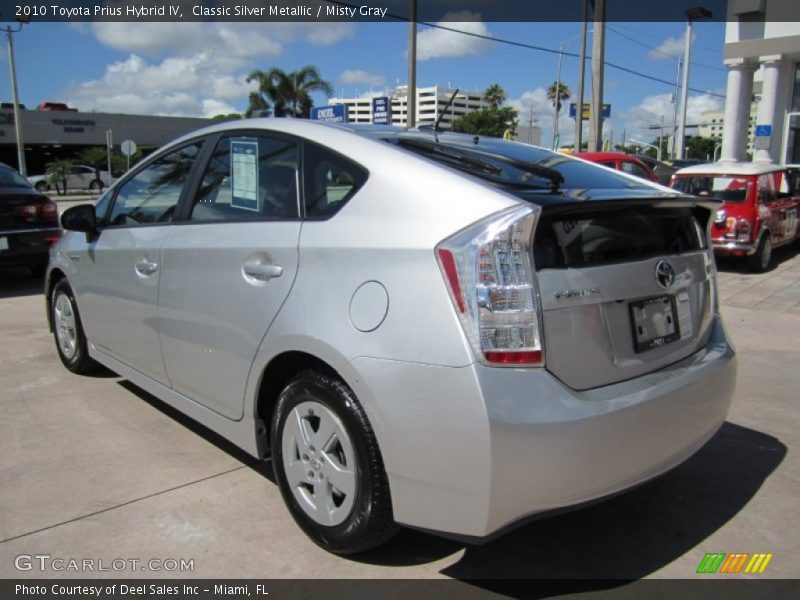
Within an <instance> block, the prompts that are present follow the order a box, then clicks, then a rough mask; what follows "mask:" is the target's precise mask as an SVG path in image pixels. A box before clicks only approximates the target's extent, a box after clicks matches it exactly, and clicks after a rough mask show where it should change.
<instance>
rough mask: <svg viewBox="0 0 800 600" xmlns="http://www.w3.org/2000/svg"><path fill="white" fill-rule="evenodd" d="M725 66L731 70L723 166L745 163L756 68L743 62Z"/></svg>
mask: <svg viewBox="0 0 800 600" xmlns="http://www.w3.org/2000/svg"><path fill="white" fill-rule="evenodd" d="M725 65H726V66H727V67H728V87H727V91H726V92H725V122H724V125H723V129H722V152H721V154H720V162H737V161H741V160H744V159H745V148H746V146H747V127H748V125H749V124H750V101H751V98H752V96H753V71H754V70H755V67H754V66H753V65H751V64H748V63H746V62H744V60H742V59H734V60H726V61H725Z"/></svg>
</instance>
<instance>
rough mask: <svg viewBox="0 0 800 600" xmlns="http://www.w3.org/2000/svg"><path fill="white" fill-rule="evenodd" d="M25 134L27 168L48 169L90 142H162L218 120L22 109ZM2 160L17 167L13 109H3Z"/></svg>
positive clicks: (140, 144) (152, 144)
mask: <svg viewBox="0 0 800 600" xmlns="http://www.w3.org/2000/svg"><path fill="white" fill-rule="evenodd" d="M20 121H21V123H22V140H23V142H24V144H25V163H26V166H27V171H28V174H29V175H31V174H39V173H44V172H45V165H46V164H47V163H48V162H50V161H51V160H53V159H56V158H73V157H75V155H76V154H77V153H78V152H80V151H81V150H83V149H84V148H88V147H91V146H103V147H105V146H106V141H107V139H108V136H110V138H111V142H112V144H113V145H114V147H116V148H119V145H120V143H121V142H123V141H124V140H132V141H133V142H134V143H135V144H136V145H137V146H138V147H139V148H144V149H147V148H157V147H159V146H162V145H163V144H165V143H167V142H169V141H172V140H174V139H175V138H177V137H180V136H181V135H183V134H185V133H189V132H190V131H193V130H195V129H199V128H201V127H205V126H207V125H210V124H211V123H213V121H212V120H211V119H196V118H188V117H157V116H148V115H124V114H112V113H98V112H78V111H73V110H69V111H60V110H58V111H57V110H21V111H20ZM0 162H3V163H5V164H7V165H11V166H13V167H17V166H18V165H17V134H16V127H15V121H14V110H13V109H12V108H11V107H10V106H9V105H7V104H5V103H4V104H3V108H2V109H0Z"/></svg>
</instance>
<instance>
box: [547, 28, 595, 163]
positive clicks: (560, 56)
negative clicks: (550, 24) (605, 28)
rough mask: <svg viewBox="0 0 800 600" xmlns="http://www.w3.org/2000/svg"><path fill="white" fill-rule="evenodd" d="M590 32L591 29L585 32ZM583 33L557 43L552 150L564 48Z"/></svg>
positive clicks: (554, 145) (555, 143) (556, 139)
mask: <svg viewBox="0 0 800 600" xmlns="http://www.w3.org/2000/svg"><path fill="white" fill-rule="evenodd" d="M587 33H591V31H589V32H587ZM581 35H583V34H582V33H581V34H579V35H574V36H572V37H571V38H569V39H567V40H564V41H562V42H561V44H559V47H558V71H557V73H556V95H555V106H554V110H555V118H554V119H553V150H558V147H557V146H558V113H559V104H561V98H560V96H561V62H562V61H563V60H564V48H565V47H566V46H567V45H568V44H571V43H572V42H574V41H575V40H577V39H578V38H579V37H581ZM580 110H583V106H581V107H580Z"/></svg>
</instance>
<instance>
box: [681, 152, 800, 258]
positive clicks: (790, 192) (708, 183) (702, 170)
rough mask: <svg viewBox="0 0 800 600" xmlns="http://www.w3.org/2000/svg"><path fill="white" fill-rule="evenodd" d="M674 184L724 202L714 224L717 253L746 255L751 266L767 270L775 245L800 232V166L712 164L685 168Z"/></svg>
mask: <svg viewBox="0 0 800 600" xmlns="http://www.w3.org/2000/svg"><path fill="white" fill-rule="evenodd" d="M671 185H672V187H673V188H675V189H676V190H679V191H680V192H683V193H685V194H695V195H698V196H703V197H708V198H716V199H718V200H722V201H723V202H724V204H723V205H722V207H721V208H720V209H719V210H718V211H717V214H716V217H715V218H714V224H713V226H712V228H711V241H712V244H713V246H714V252H715V253H716V254H718V255H721V256H736V257H743V258H745V259H746V260H747V264H748V266H749V267H750V269H752V270H753V271H765V270H767V269H768V268H769V266H770V263H771V260H772V250H773V249H774V248H776V247H778V246H783V245H785V244H790V243H792V242H794V241H795V240H797V239H798V236H800V229H798V220H797V216H798V209H800V188H798V171H797V169H791V168H786V167H781V166H778V165H764V164H758V163H710V164H704V165H696V166H693V167H687V168H685V169H681V170H680V171H678V172H677V173H675V175H674V176H673V179H672V183H671Z"/></svg>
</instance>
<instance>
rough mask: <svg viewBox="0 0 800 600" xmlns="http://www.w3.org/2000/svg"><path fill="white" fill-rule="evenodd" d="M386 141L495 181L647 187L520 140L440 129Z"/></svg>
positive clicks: (540, 185)
mask: <svg viewBox="0 0 800 600" xmlns="http://www.w3.org/2000/svg"><path fill="white" fill-rule="evenodd" d="M475 139H478V143H475V142H474V140H475ZM386 141H387V142H389V143H393V144H396V145H398V146H401V147H403V148H405V149H406V150H410V151H412V152H415V153H417V154H420V155H423V156H426V157H427V158H430V159H432V160H436V161H437V162H443V163H446V164H448V165H450V166H453V167H456V168H458V169H461V170H463V171H466V172H468V173H470V174H471V175H475V176H477V177H481V178H483V179H487V180H489V181H491V182H492V183H496V184H499V185H509V186H515V187H527V188H533V189H536V188H542V189H553V188H556V187H560V188H569V189H642V188H645V189H647V188H649V186H648V184H646V183H644V182H643V183H638V182H636V181H633V180H631V179H629V178H628V177H625V176H623V175H620V174H619V173H618V172H616V171H612V170H610V169H603V168H599V167H598V166H596V165H594V164H592V163H587V162H584V161H581V160H578V159H575V158H572V157H569V156H566V155H564V154H558V153H556V152H551V151H549V150H545V149H543V148H537V147H535V146H528V145H525V144H514V143H509V142H503V141H501V140H495V139H490V138H488V139H487V138H477V136H476V138H469V137H467V136H463V137H461V136H459V137H455V136H452V137H451V136H445V135H442V136H440V137H439V140H438V141H437V140H436V138H435V137H433V136H431V137H430V138H423V137H421V136H409V137H404V136H398V137H392V138H387V139H386Z"/></svg>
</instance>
